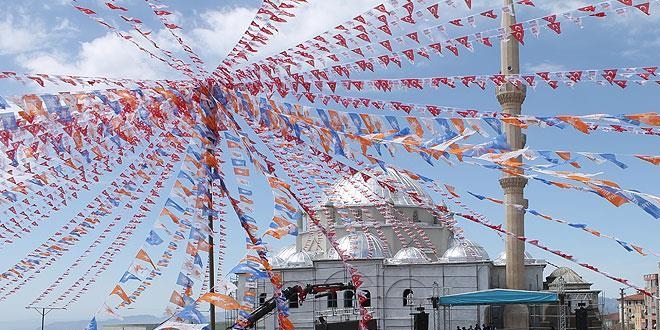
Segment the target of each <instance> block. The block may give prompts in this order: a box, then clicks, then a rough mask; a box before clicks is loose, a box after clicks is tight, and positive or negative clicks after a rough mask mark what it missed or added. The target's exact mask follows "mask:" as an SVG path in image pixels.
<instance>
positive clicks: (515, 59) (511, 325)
mask: <svg viewBox="0 0 660 330" xmlns="http://www.w3.org/2000/svg"><path fill="white" fill-rule="evenodd" d="M503 2H504V6H505V7H509V8H511V12H510V13H502V28H503V29H504V30H505V31H509V32H510V31H511V26H512V25H514V24H516V17H515V14H514V9H513V0H503ZM500 47H501V61H500V64H501V66H500V72H501V74H502V75H504V76H505V77H506V76H507V75H511V74H518V73H520V49H519V45H518V41H517V40H516V39H515V38H513V36H508V38H507V39H505V40H502V41H501V43H500ZM526 95H527V90H526V88H525V86H524V85H520V86H515V85H513V84H511V83H506V84H504V85H502V86H499V87H497V101H498V102H499V103H500V105H501V107H502V111H503V112H504V113H506V114H511V115H519V114H520V113H521V112H522V104H523V102H524V101H525V97H526ZM504 134H505V135H506V141H507V143H508V144H509V146H510V147H511V150H518V149H522V148H524V147H525V135H524V134H522V132H521V128H520V127H517V126H514V125H510V124H505V126H504ZM515 160H516V161H518V162H522V157H517V158H516V159H515ZM522 173H523V172H522V171H520V172H519V174H522ZM526 185H527V179H526V178H524V177H521V176H518V175H512V174H505V175H504V176H503V177H502V178H501V179H500V186H502V189H503V190H504V198H505V201H506V203H507V205H523V206H525V207H527V200H526V199H525V197H524V189H525V186H526ZM505 212H506V214H505V217H506V224H505V225H506V230H507V231H509V232H511V233H513V234H514V235H515V236H517V237H524V236H525V214H524V212H523V211H522V210H518V209H516V208H515V207H513V206H507V207H506V211H505ZM524 258H525V243H524V242H523V241H520V240H518V239H516V237H511V236H507V237H506V287H507V289H515V290H524V289H525V288H526V284H525V264H524ZM504 328H505V329H510V330H513V329H515V330H527V329H529V311H528V309H527V306H525V305H506V306H505V308H504Z"/></svg>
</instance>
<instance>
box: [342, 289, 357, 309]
mask: <svg viewBox="0 0 660 330" xmlns="http://www.w3.org/2000/svg"><path fill="white" fill-rule="evenodd" d="M353 297H355V294H354V293H353V291H351V290H347V291H344V308H352V307H353Z"/></svg>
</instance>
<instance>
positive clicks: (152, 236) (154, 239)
mask: <svg viewBox="0 0 660 330" xmlns="http://www.w3.org/2000/svg"><path fill="white" fill-rule="evenodd" d="M146 241H147V243H149V244H150V245H160V244H161V243H163V239H162V238H160V236H158V234H156V232H155V231H153V230H152V231H150V232H149V236H148V237H147V240H146Z"/></svg>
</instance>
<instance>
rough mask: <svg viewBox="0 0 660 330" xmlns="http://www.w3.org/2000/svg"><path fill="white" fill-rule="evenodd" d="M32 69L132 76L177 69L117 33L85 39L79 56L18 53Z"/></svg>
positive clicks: (153, 75)
mask: <svg viewBox="0 0 660 330" xmlns="http://www.w3.org/2000/svg"><path fill="white" fill-rule="evenodd" d="M17 62H18V63H19V64H20V65H21V66H23V67H24V68H26V69H27V70H29V71H31V72H36V73H50V74H73V75H82V76H104V77H112V78H128V79H131V78H132V79H163V78H172V77H173V69H171V68H169V67H167V66H166V65H165V64H163V63H161V62H159V61H158V60H155V59H151V58H150V57H149V56H148V55H147V54H145V53H142V52H141V51H140V50H138V49H137V48H136V47H135V46H134V45H132V44H131V43H129V42H127V41H126V40H123V39H121V38H119V37H117V36H115V35H114V34H106V35H104V36H102V37H99V38H96V39H94V40H92V41H90V42H85V43H82V45H81V47H80V49H79V52H78V53H77V54H76V55H75V56H70V55H67V54H63V53H52V52H49V53H43V52H37V53H32V54H28V55H21V56H18V57H17Z"/></svg>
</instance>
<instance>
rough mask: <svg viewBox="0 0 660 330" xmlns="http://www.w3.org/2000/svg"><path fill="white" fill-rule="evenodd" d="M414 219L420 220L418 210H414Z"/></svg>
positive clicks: (414, 220) (415, 220)
mask: <svg viewBox="0 0 660 330" xmlns="http://www.w3.org/2000/svg"><path fill="white" fill-rule="evenodd" d="M412 220H413V222H419V214H418V213H417V210H414V211H413V214H412Z"/></svg>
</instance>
